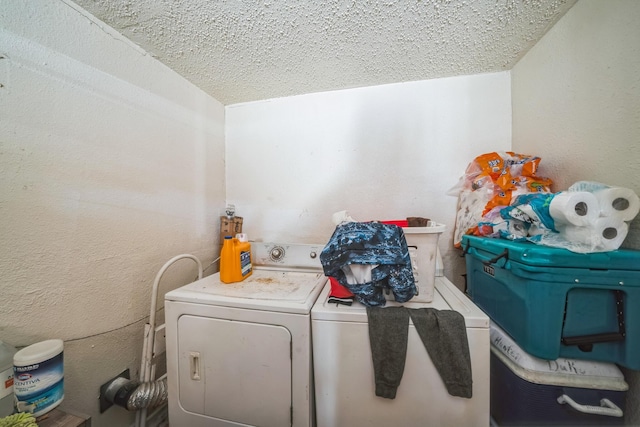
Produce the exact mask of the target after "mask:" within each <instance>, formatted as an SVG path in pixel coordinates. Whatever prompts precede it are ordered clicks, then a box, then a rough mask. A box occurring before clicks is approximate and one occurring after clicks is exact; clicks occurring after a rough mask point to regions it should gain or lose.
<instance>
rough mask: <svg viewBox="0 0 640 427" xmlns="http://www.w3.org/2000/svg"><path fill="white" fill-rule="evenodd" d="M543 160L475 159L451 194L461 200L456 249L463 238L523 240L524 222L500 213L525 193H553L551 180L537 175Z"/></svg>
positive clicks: (523, 157) (506, 155) (494, 154)
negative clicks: (489, 237) (470, 236)
mask: <svg viewBox="0 0 640 427" xmlns="http://www.w3.org/2000/svg"><path fill="white" fill-rule="evenodd" d="M539 164H540V157H537V156H531V155H526V154H517V153H514V152H511V151H507V152H504V153H498V152H491V153H485V154H482V155H480V156H478V157H476V158H475V159H474V160H473V161H472V162H471V163H469V165H468V166H467V168H466V170H465V174H464V176H463V177H461V178H460V180H459V181H458V183H457V184H456V185H455V186H454V187H453V188H452V189H451V190H449V192H448V194H450V195H453V196H457V197H458V207H457V211H456V225H455V229H454V235H453V243H454V246H456V247H460V242H461V241H462V236H464V235H465V234H475V235H481V236H491V237H502V238H510V236H511V238H521V237H526V234H525V235H524V236H523V235H522V226H523V224H522V223H521V222H518V221H516V220H513V219H510V218H502V217H501V216H500V211H501V210H502V209H503V208H505V207H507V206H509V205H510V204H511V202H512V200H513V199H515V198H516V197H517V196H519V195H521V194H526V193H548V192H551V185H552V181H551V180H550V179H549V178H542V177H538V176H537V175H536V172H537V170H538V165H539Z"/></svg>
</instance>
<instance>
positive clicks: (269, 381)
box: [178, 315, 291, 427]
mask: <svg viewBox="0 0 640 427" xmlns="http://www.w3.org/2000/svg"><path fill="white" fill-rule="evenodd" d="M178 358H179V361H178V399H179V402H180V405H181V406H182V407H183V408H184V409H185V410H186V411H188V412H192V413H196V414H202V415H204V416H208V417H212V418H215V419H217V420H218V421H219V422H220V425H225V422H232V423H242V424H248V425H260V426H265V427H267V426H274V427H282V426H288V425H291V334H290V333H289V330H288V329H286V328H284V327H282V326H276V325H268V324H262V323H252V322H242V321H231V320H224V319H216V318H208V317H200V316H192V315H182V316H180V318H179V319H178ZM216 425H218V424H216Z"/></svg>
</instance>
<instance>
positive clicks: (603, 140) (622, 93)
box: [512, 0, 640, 426]
mask: <svg viewBox="0 0 640 427" xmlns="http://www.w3.org/2000/svg"><path fill="white" fill-rule="evenodd" d="M639 21H640V2H638V1H637V0H609V1H606V2H603V1H599V0H579V1H578V3H576V5H575V6H574V7H573V8H572V9H571V10H569V12H568V13H567V14H566V15H565V16H564V17H563V18H562V19H561V20H560V21H559V22H558V23H557V24H556V25H555V26H554V27H553V28H552V29H551V30H550V31H549V33H547V35H546V36H545V37H544V38H543V39H542V40H541V41H540V42H538V43H537V44H536V45H535V47H534V48H533V49H532V50H531V51H529V53H528V54H527V55H526V56H524V57H523V58H522V59H521V60H520V61H519V62H518V64H517V65H516V67H515V68H514V69H513V70H512V92H513V149H514V150H515V151H521V152H535V153H538V154H539V155H541V156H542V157H543V161H542V162H541V167H540V174H541V175H544V176H549V177H551V178H553V179H554V181H555V182H556V190H558V191H559V190H564V189H566V188H567V187H568V186H569V185H571V184H572V183H574V182H576V181H579V180H593V181H599V182H604V183H607V184H610V185H619V186H624V187H629V188H632V189H633V190H634V191H635V192H636V193H638V194H640V148H639V146H638V143H639V141H640V73H638V70H639V69H640V44H639V41H640V25H638V22H639ZM624 246H626V247H631V248H635V249H640V218H638V217H636V219H635V220H634V221H633V222H632V223H631V229H630V232H629V235H628V236H627V239H626V241H625V243H624ZM625 374H626V378H627V381H628V382H629V383H630V384H631V390H630V392H629V394H628V399H627V402H628V403H627V414H626V423H627V425H635V426H637V425H640V400H639V399H638V396H640V372H637V371H635V372H634V371H628V370H627V371H625Z"/></svg>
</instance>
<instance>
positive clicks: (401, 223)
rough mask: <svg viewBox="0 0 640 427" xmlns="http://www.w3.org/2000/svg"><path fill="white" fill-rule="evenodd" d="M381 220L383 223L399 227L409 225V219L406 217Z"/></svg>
mask: <svg viewBox="0 0 640 427" xmlns="http://www.w3.org/2000/svg"><path fill="white" fill-rule="evenodd" d="M380 222H381V223H383V224H391V225H397V226H398V227H408V226H409V221H407V220H406V219H398V220H390V221H380Z"/></svg>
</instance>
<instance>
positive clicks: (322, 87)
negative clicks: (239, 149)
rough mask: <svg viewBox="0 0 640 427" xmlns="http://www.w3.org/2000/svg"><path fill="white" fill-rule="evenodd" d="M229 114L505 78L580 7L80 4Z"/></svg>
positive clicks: (472, 2) (509, 2) (177, 0)
mask: <svg viewBox="0 0 640 427" xmlns="http://www.w3.org/2000/svg"><path fill="white" fill-rule="evenodd" d="M73 1H74V2H75V3H77V4H78V5H80V6H81V7H82V8H84V9H86V10H87V11H88V12H90V13H91V14H92V15H94V16H95V17H97V18H98V19H100V20H102V21H104V22H105V23H107V24H108V25H110V26H111V27H113V28H115V29H116V30H118V31H119V32H121V33H122V34H123V35H125V36H126V37H127V38H129V39H130V40H131V41H133V42H134V43H136V44H138V45H139V46H141V47H142V48H143V49H145V50H146V51H148V52H150V53H151V54H152V55H154V56H155V57H156V58H158V59H159V60H160V61H162V62H164V63H165V64H166V65H167V66H169V67H171V68H172V69H173V70H175V71H176V72H178V73H179V74H181V75H182V76H184V77H185V78H187V79H188V80H190V81H191V82H193V83H194V84H195V85H197V86H199V87H200V88H201V89H203V90H204V91H205V92H208V93H209V94H210V95H211V96H213V97H214V98H216V99H217V100H219V101H221V102H222V103H224V104H234V103H238V102H246V101H255V100H259V99H267V98H276V97H282V96H291V95H298V94H303V93H311V92H320V91H327V90H335V89H344V88H353V87H361V86H372V85H380V84H386V83H397V82H407V81H415V80H427V79H432V78H439V77H448V76H457V75H470V74H478V73H488V72H496V71H503V70H508V69H511V67H513V65H514V64H515V63H516V62H517V61H518V59H519V58H520V57H521V56H522V55H524V54H525V53H526V51H527V50H528V49H530V48H531V47H532V46H533V45H534V44H535V43H536V42H537V41H538V40H539V39H540V38H541V37H542V36H543V35H544V34H545V33H546V31H547V30H548V29H549V28H550V27H551V26H552V25H553V24H554V23H555V22H556V21H557V20H558V19H559V18H560V17H561V16H562V15H563V14H564V13H565V12H567V10H568V9H569V8H570V7H571V6H572V5H573V4H574V3H575V2H576V0H368V1H367V0H325V1H319V0H315V1H310V0H262V1H256V0H253V1H249V0H73Z"/></svg>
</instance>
